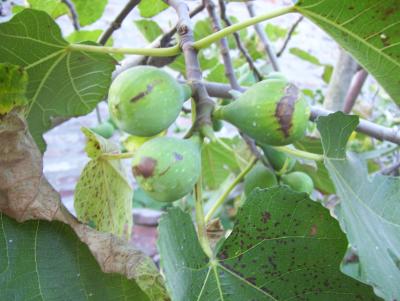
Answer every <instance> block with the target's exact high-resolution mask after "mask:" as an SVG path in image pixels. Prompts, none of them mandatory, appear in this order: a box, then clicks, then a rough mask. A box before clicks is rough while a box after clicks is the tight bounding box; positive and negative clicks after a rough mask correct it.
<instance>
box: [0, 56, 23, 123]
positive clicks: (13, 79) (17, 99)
mask: <svg viewBox="0 0 400 301" xmlns="http://www.w3.org/2000/svg"><path fill="white" fill-rule="evenodd" d="M27 84H28V74H27V73H26V71H25V70H24V69H23V68H21V67H19V66H16V65H12V64H0V115H2V114H7V113H8V112H10V111H11V110H12V109H13V108H15V107H18V106H23V105H25V104H27V99H26V97H25V93H26V86H27Z"/></svg>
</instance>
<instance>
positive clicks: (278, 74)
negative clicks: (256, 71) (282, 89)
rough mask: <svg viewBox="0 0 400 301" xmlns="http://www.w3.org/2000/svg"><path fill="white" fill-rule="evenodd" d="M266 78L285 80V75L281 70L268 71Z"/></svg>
mask: <svg viewBox="0 0 400 301" xmlns="http://www.w3.org/2000/svg"><path fill="white" fill-rule="evenodd" d="M266 79H280V80H287V78H286V76H285V75H284V74H283V73H282V72H275V71H274V72H270V73H268V75H267V77H266Z"/></svg>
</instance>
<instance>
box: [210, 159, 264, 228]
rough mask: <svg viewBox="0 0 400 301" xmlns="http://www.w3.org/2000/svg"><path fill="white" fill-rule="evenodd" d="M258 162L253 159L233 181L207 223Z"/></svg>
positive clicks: (213, 207) (211, 210) (217, 202)
mask: <svg viewBox="0 0 400 301" xmlns="http://www.w3.org/2000/svg"><path fill="white" fill-rule="evenodd" d="M256 162H257V158H253V159H251V161H250V163H249V164H248V165H247V166H246V168H245V169H243V170H242V171H241V173H240V174H239V175H238V176H237V177H236V178H235V179H234V180H233V181H232V183H231V184H230V185H229V187H228V188H227V189H226V190H225V191H224V192H223V193H222V195H221V196H220V197H219V198H218V199H217V200H216V201H215V203H214V204H213V206H212V207H211V209H210V210H209V211H208V212H207V214H206V223H208V222H209V221H210V219H211V218H212V217H213V215H214V214H215V212H216V211H217V210H218V208H219V207H221V205H222V204H223V203H224V201H225V199H226V198H227V197H228V195H229V194H230V193H231V191H232V190H233V189H234V188H235V187H236V185H237V184H239V182H240V181H241V180H242V179H243V178H244V177H245V176H246V175H247V174H248V173H249V171H250V170H251V169H252V168H253V166H254V164H255V163H256Z"/></svg>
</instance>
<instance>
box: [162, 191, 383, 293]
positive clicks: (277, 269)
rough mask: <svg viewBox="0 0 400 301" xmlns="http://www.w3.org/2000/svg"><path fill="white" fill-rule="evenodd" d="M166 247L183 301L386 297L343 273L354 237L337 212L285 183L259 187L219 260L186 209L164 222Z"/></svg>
mask: <svg viewBox="0 0 400 301" xmlns="http://www.w3.org/2000/svg"><path fill="white" fill-rule="evenodd" d="M263 217H264V219H263ZM265 221H267V223H265ZM272 225H276V226H275V227H272ZM268 226H269V227H268ZM314 228H315V229H318V231H313V230H312V231H311V232H312V233H310V229H314ZM260 236H262V237H261V238H260ZM265 237H268V238H265ZM158 247H159V251H160V255H161V266H162V269H163V271H164V273H165V275H166V279H167V286H168V287H169V289H170V291H171V292H172V296H171V297H172V299H173V300H177V301H191V300H204V301H206V300H207V301H208V300H224V301H243V300H271V301H272V300H275V301H280V300H329V301H339V300H340V301H341V300H346V301H356V300H379V298H377V297H376V296H375V295H374V294H373V291H372V289H371V288H370V287H368V286H367V285H365V284H363V283H360V282H358V281H356V280H354V279H352V278H350V277H348V276H346V275H344V274H343V273H341V271H340V263H341V259H342V256H343V254H344V252H345V251H346V248H347V241H346V239H345V236H344V234H343V233H342V232H341V231H340V228H339V225H338V223H337V221H336V220H335V219H333V218H332V217H331V216H330V214H329V211H328V210H326V209H325V208H323V207H322V206H321V205H320V204H319V203H316V202H312V201H311V200H310V199H309V198H308V197H307V196H306V194H302V193H296V192H293V191H291V190H289V189H288V188H285V187H275V188H271V189H265V190H259V189H257V190H255V191H253V193H252V194H251V195H250V196H249V198H248V199H247V200H246V202H245V203H244V205H243V207H242V208H241V209H239V212H238V214H237V218H236V221H235V226H234V228H233V231H232V233H231V235H230V236H229V237H228V238H227V239H226V240H225V241H224V242H223V243H222V246H221V247H220V248H219V251H218V252H217V255H216V260H211V259H208V258H207V256H206V255H205V253H203V251H202V248H201V246H200V244H199V241H198V240H197V234H196V231H195V229H194V227H193V223H192V220H191V217H190V215H189V214H186V213H184V212H182V211H181V210H180V209H179V208H174V209H172V210H170V211H169V212H168V214H167V215H166V216H164V218H162V219H161V221H160V225H159V240H158ZM205 259H206V260H207V259H208V264H207V263H206V264H204V260H205Z"/></svg>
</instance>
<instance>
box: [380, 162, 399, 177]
mask: <svg viewBox="0 0 400 301" xmlns="http://www.w3.org/2000/svg"><path fill="white" fill-rule="evenodd" d="M399 168H400V161H397V162H396V163H394V164H393V165H392V166H389V167H388V168H385V169H383V170H382V171H381V174H383V175H390V174H392V173H393V172H395V171H396V170H398V169H399Z"/></svg>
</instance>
